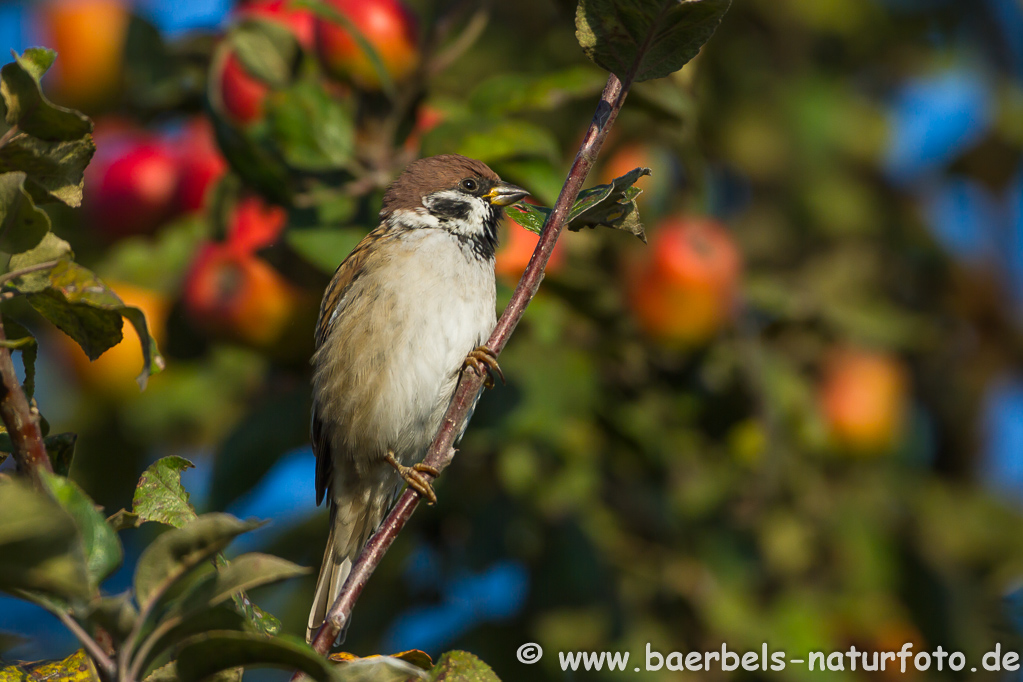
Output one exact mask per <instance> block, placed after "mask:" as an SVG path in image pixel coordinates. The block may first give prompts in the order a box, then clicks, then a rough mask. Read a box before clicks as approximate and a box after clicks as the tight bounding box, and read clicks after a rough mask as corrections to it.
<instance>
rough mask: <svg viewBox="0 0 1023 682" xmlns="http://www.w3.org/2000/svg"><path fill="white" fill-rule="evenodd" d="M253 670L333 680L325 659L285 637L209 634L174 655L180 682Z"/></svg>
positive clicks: (299, 642) (236, 633) (189, 642)
mask: <svg viewBox="0 0 1023 682" xmlns="http://www.w3.org/2000/svg"><path fill="white" fill-rule="evenodd" d="M255 666H272V667H277V668H284V669H288V670H296V669H297V670H301V671H302V672H304V673H305V674H306V675H308V676H309V677H311V678H312V679H314V680H318V681H319V682H329V681H330V680H331V679H332V678H333V670H332V666H331V664H330V663H329V662H328V661H327V659H326V658H324V657H323V656H320V655H319V654H317V653H316V652H315V651H313V649H312V647H310V646H309V645H308V644H306V643H305V642H303V641H301V640H299V639H297V638H295V637H291V636H288V635H282V636H280V637H273V638H268V637H263V636H261V635H255V634H251V633H247V632H211V633H209V634H206V635H199V636H198V637H195V638H193V639H191V640H189V641H187V642H185V643H184V644H183V645H182V647H181V650H180V651H179V653H178V678H179V679H180V680H181V682H198V681H199V680H202V679H203V678H205V677H207V676H208V675H212V674H214V673H218V672H220V671H222V670H228V669H230V668H237V667H246V668H248V667H255Z"/></svg>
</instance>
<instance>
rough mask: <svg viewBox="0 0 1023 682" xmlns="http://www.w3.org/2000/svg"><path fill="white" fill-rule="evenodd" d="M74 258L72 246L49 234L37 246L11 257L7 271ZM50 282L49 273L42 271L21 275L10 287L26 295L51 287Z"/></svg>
mask: <svg viewBox="0 0 1023 682" xmlns="http://www.w3.org/2000/svg"><path fill="white" fill-rule="evenodd" d="M74 256H75V254H74V252H73V251H72V250H71V245H70V244H68V243H67V242H66V241H64V240H63V239H61V238H60V237H58V236H57V235H55V234H53V233H52V232H47V233H46V234H45V235H44V236H43V238H42V241H40V242H39V244H38V245H37V246H35V247H34V248H32V249H30V250H28V251H24V252H22V253H16V254H14V255H13V256H11V261H10V263H8V266H7V269H8V271H9V272H16V271H18V270H22V269H24V268H28V267H31V266H33V265H40V264H42V263H48V262H50V261H56V260H60V259H70V258H74ZM49 282H50V273H49V271H48V270H40V271H37V272H32V273H29V274H27V275H21V276H20V277H18V278H17V279H15V280H13V281H12V282H11V284H10V286H11V287H12V288H13V289H16V290H17V291H20V292H23V293H26V292H34V291H42V290H43V289H45V288H46V287H47V286H48V285H49Z"/></svg>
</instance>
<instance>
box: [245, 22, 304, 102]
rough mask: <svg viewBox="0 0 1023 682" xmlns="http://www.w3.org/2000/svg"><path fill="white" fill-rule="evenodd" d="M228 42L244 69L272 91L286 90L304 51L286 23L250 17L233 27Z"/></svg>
mask: <svg viewBox="0 0 1023 682" xmlns="http://www.w3.org/2000/svg"><path fill="white" fill-rule="evenodd" d="M228 41H229V42H230V44H231V47H232V48H233V49H234V54H236V55H237V56H238V60H239V61H240V62H241V63H242V65H243V66H244V67H245V70H246V71H248V72H249V73H250V74H252V75H253V76H255V77H256V78H257V79H259V80H261V81H263V82H264V83H266V84H267V85H269V86H270V87H271V88H274V89H280V88H284V87H287V85H288V84H289V83H290V82H291V78H292V75H293V74H294V72H295V66H296V65H297V64H298V58H299V56H300V54H301V50H300V48H299V45H298V40H296V39H295V36H294V34H292V32H291V31H289V30H288V29H287V28H286V27H285V26H284V25H283V24H280V23H278V22H276V21H266V20H263V19H259V18H250V19H246V20H244V21H241V22H239V23H238V24H236V25H235V26H233V27H232V28H231V31H230V33H229V34H228Z"/></svg>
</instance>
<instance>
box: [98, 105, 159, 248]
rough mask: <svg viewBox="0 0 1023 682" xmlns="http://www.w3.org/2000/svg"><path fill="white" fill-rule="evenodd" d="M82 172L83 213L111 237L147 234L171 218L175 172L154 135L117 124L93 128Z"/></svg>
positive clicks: (100, 230)
mask: <svg viewBox="0 0 1023 682" xmlns="http://www.w3.org/2000/svg"><path fill="white" fill-rule="evenodd" d="M94 139H95V141H96V155H95V156H94V157H93V160H92V163H90V164H89V166H88V168H87V169H86V175H85V182H86V185H85V187H86V189H85V200H84V204H85V209H86V212H87V214H88V217H89V219H90V221H91V222H92V224H93V225H94V226H95V228H96V230H97V231H99V232H102V233H104V234H106V235H107V236H109V237H111V238H115V239H116V238H119V237H124V236H127V235H132V234H148V233H151V232H152V231H153V230H155V229H156V228H157V227H158V226H159V225H160V223H162V222H163V221H164V220H166V219H167V218H168V217H169V216H171V215H172V213H173V210H174V197H175V194H176V192H177V188H178V181H179V168H178V160H177V158H176V156H175V154H174V152H173V151H172V150H171V149H170V148H169V146H168V145H167V144H166V143H165V142H164V141H163V140H161V139H160V138H159V137H157V136H155V135H152V134H150V133H147V132H145V131H142V130H138V129H135V128H131V127H128V126H126V125H124V124H121V123H111V124H110V125H109V126H106V125H97V128H96V133H95V135H94Z"/></svg>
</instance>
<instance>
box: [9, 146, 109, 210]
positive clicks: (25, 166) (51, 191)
mask: <svg viewBox="0 0 1023 682" xmlns="http://www.w3.org/2000/svg"><path fill="white" fill-rule="evenodd" d="M95 152H96V144H95V143H94V142H93V140H92V136H91V135H86V136H84V137H81V138H78V139H75V140H57V141H45V140H40V139H39V138H37V137H33V136H31V135H27V134H26V133H24V132H19V133H17V134H15V135H14V136H12V137H11V138H10V139H9V140H8V141H7V143H6V144H4V145H3V146H0V173H3V172H7V171H24V172H25V174H26V175H27V176H28V179H27V180H26V181H25V189H26V190H28V193H29V194H30V195H31V196H32V198H33V199H34V200H35V201H36V202H38V203H46V202H51V201H60V202H63V203H65V204H67V205H68V206H80V205H81V203H82V186H83V182H84V181H83V178H84V173H85V167H86V166H88V165H89V161H90V160H91V159H92V155H93V154H94V153H95Z"/></svg>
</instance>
